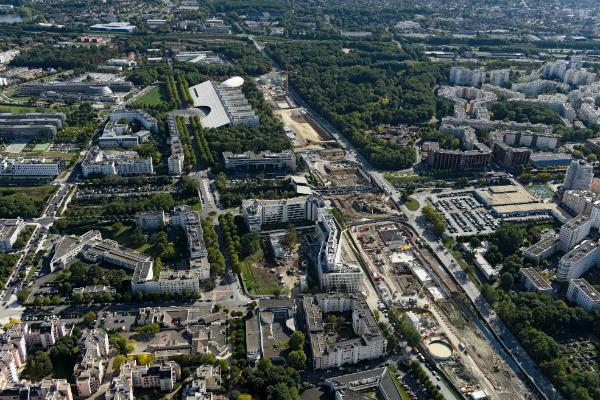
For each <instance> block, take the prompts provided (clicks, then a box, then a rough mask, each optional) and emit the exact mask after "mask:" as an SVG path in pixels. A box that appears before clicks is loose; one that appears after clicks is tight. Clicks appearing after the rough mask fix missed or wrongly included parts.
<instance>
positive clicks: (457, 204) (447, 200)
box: [429, 192, 500, 237]
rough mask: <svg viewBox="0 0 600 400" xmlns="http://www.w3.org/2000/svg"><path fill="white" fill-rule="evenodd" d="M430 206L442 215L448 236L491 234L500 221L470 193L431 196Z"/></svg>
mask: <svg viewBox="0 0 600 400" xmlns="http://www.w3.org/2000/svg"><path fill="white" fill-rule="evenodd" d="M429 200H430V201H431V204H433V206H434V207H435V208H436V209H437V210H438V211H439V212H441V213H442V215H443V216H444V220H445V221H446V224H447V231H448V234H450V235H451V236H454V237H460V236H473V235H486V234H490V233H493V232H494V231H495V230H496V228H498V226H499V225H500V220H499V219H498V218H496V217H494V216H493V215H492V213H491V212H490V211H489V210H487V209H486V208H485V207H484V206H483V204H481V203H480V202H479V200H477V199H476V198H475V196H474V195H473V194H472V193H470V192H461V193H446V194H441V195H437V196H431V197H430V199H429Z"/></svg>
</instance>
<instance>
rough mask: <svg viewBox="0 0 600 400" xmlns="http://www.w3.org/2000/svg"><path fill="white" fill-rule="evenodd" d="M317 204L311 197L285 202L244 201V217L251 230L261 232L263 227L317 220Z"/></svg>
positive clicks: (286, 200)
mask: <svg viewBox="0 0 600 400" xmlns="http://www.w3.org/2000/svg"><path fill="white" fill-rule="evenodd" d="M316 207H317V206H316V204H315V202H314V201H312V198H311V197H294V198H291V199H284V200H244V201H243V202H242V215H243V216H244V219H245V220H246V223H247V224H248V227H249V228H250V230H253V231H259V230H261V229H262V226H263V225H269V224H281V223H288V222H298V221H303V220H309V221H315V220H316Z"/></svg>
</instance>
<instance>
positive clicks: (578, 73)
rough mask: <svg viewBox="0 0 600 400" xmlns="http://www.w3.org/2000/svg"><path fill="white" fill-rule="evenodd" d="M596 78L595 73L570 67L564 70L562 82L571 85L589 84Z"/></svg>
mask: <svg viewBox="0 0 600 400" xmlns="http://www.w3.org/2000/svg"><path fill="white" fill-rule="evenodd" d="M595 80H596V74H595V73H593V72H589V71H585V70H582V69H574V68H570V69H568V70H567V71H566V72H565V76H564V78H563V82H565V83H566V84H568V85H573V86H583V85H590V84H592V83H593V82H594V81H595Z"/></svg>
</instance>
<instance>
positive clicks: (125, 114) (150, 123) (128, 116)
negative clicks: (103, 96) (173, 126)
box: [108, 110, 158, 133]
mask: <svg viewBox="0 0 600 400" xmlns="http://www.w3.org/2000/svg"><path fill="white" fill-rule="evenodd" d="M108 119H109V121H110V122H119V121H121V120H126V121H127V122H133V121H135V122H137V123H139V124H140V125H141V126H142V127H143V128H144V129H146V130H148V131H150V132H152V133H157V132H158V121H157V120H156V119H155V118H154V117H152V116H151V115H150V114H148V113H147V112H145V111H143V110H120V111H114V112H113V113H112V114H110V116H109V117H108Z"/></svg>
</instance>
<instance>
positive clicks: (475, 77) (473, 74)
mask: <svg viewBox="0 0 600 400" xmlns="http://www.w3.org/2000/svg"><path fill="white" fill-rule="evenodd" d="M484 81H485V71H483V70H471V69H468V68H465V67H452V68H451V69H450V84H452V85H458V86H473V87H479V86H481V85H482V84H483V82H484Z"/></svg>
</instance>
